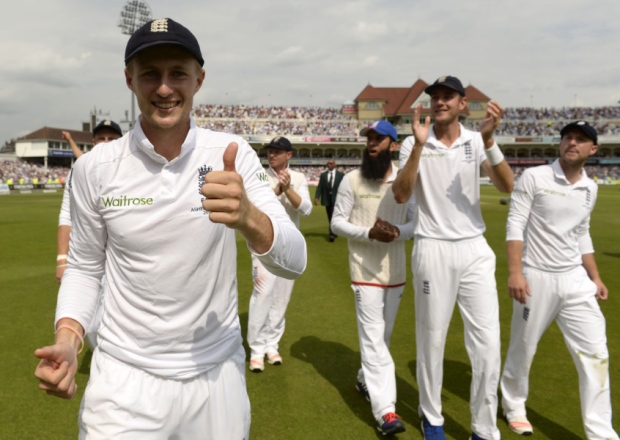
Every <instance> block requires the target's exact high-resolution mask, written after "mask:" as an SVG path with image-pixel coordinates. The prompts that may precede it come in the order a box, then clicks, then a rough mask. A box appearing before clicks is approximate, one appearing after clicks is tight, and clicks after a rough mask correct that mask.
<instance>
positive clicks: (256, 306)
mask: <svg viewBox="0 0 620 440" xmlns="http://www.w3.org/2000/svg"><path fill="white" fill-rule="evenodd" d="M252 278H253V281H254V290H253V291H252V296H251V297H250V310H249V312H248V336H247V340H248V345H249V346H250V350H251V353H250V359H262V358H264V357H265V354H266V353H274V352H276V353H277V352H278V348H279V346H278V344H279V343H280V339H282V335H283V334H284V325H285V319H284V314H285V313H286V308H287V307H288V303H289V301H290V299H291V293H292V292H293V285H294V284H295V281H294V280H287V279H286V278H280V277H277V276H275V275H273V274H272V273H271V272H269V271H268V270H267V269H266V268H265V266H263V264H262V263H261V262H260V260H259V259H258V258H256V257H254V256H252Z"/></svg>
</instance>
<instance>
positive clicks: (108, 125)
mask: <svg viewBox="0 0 620 440" xmlns="http://www.w3.org/2000/svg"><path fill="white" fill-rule="evenodd" d="M104 128H106V129H108V130H112V131H115V132H117V133H118V135H119V136H121V137H122V136H123V130H121V127H120V126H119V125H118V124H117V123H116V122H114V121H110V120H109V119H106V120H105V121H101V122H100V123H99V124H97V126H96V127H95V128H93V136H95V135H96V134H97V132H98V131H100V130H103V129H104Z"/></svg>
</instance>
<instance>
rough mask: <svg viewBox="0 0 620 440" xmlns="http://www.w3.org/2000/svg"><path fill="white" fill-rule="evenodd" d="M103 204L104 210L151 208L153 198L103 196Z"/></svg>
mask: <svg viewBox="0 0 620 440" xmlns="http://www.w3.org/2000/svg"><path fill="white" fill-rule="evenodd" d="M101 202H102V203H103V207H104V208H129V207H136V206H150V205H152V204H153V198H152V197H131V196H124V195H121V196H107V197H106V196H102V197H101Z"/></svg>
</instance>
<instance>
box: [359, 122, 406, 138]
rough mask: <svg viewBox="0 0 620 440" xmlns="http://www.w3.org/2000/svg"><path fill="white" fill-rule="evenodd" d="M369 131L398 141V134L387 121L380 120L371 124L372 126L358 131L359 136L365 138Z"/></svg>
mask: <svg viewBox="0 0 620 440" xmlns="http://www.w3.org/2000/svg"><path fill="white" fill-rule="evenodd" d="M370 130H374V131H376V132H377V133H379V134H382V135H384V136H389V137H391V138H392V140H393V141H397V140H398V132H397V131H396V129H395V128H394V126H393V125H392V124H391V123H390V122H389V121H384V120H380V121H375V122H373V123H372V125H369V126H368V127H364V128H362V129H361V130H360V136H366V135H367V134H368V132H369V131H370Z"/></svg>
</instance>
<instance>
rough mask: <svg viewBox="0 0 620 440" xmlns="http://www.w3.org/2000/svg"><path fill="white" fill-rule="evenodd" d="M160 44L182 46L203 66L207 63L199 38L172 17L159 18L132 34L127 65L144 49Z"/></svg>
mask: <svg viewBox="0 0 620 440" xmlns="http://www.w3.org/2000/svg"><path fill="white" fill-rule="evenodd" d="M160 44H172V45H176V46H181V47H182V48H183V49H185V50H187V51H188V52H189V53H191V54H192V55H193V56H194V58H196V60H197V61H198V63H199V64H200V66H201V67H202V66H203V65H204V63H205V61H204V60H203V58H202V53H201V52H200V45H199V44H198V40H196V37H194V34H192V33H191V32H190V31H189V29H187V28H186V27H185V26H183V25H182V24H179V23H177V22H176V21H174V20H172V19H171V18H158V19H157V20H152V21H149V22H148V23H146V24H145V25H144V26H142V27H141V28H139V29H138V30H137V31H135V32H134V33H133V34H132V35H131V37H130V38H129V41H128V42H127V47H126V48H125V65H127V63H128V62H129V61H130V60H131V59H132V58H133V57H135V56H136V55H138V54H139V53H140V52H142V51H143V50H145V49H148V48H150V47H153V46H158V45H160Z"/></svg>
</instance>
